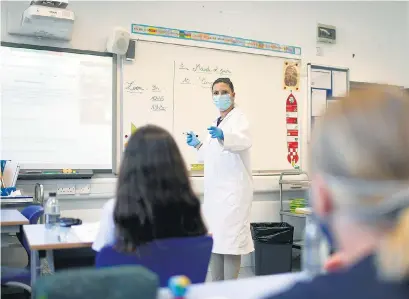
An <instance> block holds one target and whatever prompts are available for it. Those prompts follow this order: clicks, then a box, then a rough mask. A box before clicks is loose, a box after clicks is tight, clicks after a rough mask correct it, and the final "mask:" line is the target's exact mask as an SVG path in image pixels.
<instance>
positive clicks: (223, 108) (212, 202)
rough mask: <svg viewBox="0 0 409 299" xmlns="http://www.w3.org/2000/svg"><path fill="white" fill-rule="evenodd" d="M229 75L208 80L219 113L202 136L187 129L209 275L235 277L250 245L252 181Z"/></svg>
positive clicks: (246, 135)
mask: <svg viewBox="0 0 409 299" xmlns="http://www.w3.org/2000/svg"><path fill="white" fill-rule="evenodd" d="M235 95H236V94H235V92H234V86H233V83H232V82H231V80H230V79H229V78H219V79H217V80H216V81H215V82H214V83H213V86H212V99H213V103H214V105H215V106H216V108H217V110H218V112H219V114H220V116H219V117H218V118H217V119H216V120H215V121H214V122H213V124H212V125H211V126H210V127H209V128H208V131H209V135H208V138H207V140H206V141H204V142H201V141H200V140H199V139H198V138H197V137H196V134H195V133H193V132H190V133H189V134H188V135H187V144H188V145H190V146H192V147H194V148H196V149H197V151H198V154H199V160H201V161H204V206H203V208H204V216H205V219H206V222H207V223H208V225H209V230H210V232H211V234H212V236H213V251H212V261H211V275H212V279H213V280H227V279H235V278H237V277H238V274H239V269H240V261H241V255H244V254H248V253H250V252H252V251H253V250H254V245H253V240H252V238H251V233H250V211H251V202H252V200H253V182H252V173H251V165H250V148H251V145H252V141H251V135H250V127H249V122H248V121H247V118H246V117H245V115H244V113H243V112H242V111H241V110H240V109H238V108H237V107H236V106H235Z"/></svg>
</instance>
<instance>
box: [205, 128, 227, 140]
mask: <svg viewBox="0 0 409 299" xmlns="http://www.w3.org/2000/svg"><path fill="white" fill-rule="evenodd" d="M207 130H209V134H210V136H212V138H217V139H220V140H224V134H223V131H222V129H220V128H218V127H209V128H207Z"/></svg>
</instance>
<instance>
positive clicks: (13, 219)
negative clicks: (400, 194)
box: [1, 209, 29, 234]
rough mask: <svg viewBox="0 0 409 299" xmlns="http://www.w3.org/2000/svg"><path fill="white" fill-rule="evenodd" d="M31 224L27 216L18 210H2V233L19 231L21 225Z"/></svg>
mask: <svg viewBox="0 0 409 299" xmlns="http://www.w3.org/2000/svg"><path fill="white" fill-rule="evenodd" d="M24 224H29V221H28V219H27V218H26V217H24V216H23V214H21V213H20V212H19V211H18V210H3V209H2V210H1V233H2V234H4V233H17V232H19V231H20V226H21V225H24Z"/></svg>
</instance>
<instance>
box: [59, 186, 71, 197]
mask: <svg viewBox="0 0 409 299" xmlns="http://www.w3.org/2000/svg"><path fill="white" fill-rule="evenodd" d="M57 194H58V195H75V186H58V188H57Z"/></svg>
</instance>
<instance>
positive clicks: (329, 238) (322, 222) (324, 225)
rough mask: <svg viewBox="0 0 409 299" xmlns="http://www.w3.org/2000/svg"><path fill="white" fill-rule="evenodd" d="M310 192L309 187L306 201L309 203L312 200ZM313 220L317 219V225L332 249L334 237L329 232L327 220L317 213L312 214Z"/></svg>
mask: <svg viewBox="0 0 409 299" xmlns="http://www.w3.org/2000/svg"><path fill="white" fill-rule="evenodd" d="M312 196H313V195H312V192H311V189H310V190H309V195H308V197H309V199H308V201H309V202H310V203H311V201H312ZM314 218H315V220H316V221H317V224H318V226H319V227H320V229H321V232H322V234H323V235H324V237H325V239H326V240H327V242H328V245H329V247H330V249H334V248H335V241H334V237H333V235H332V232H331V228H330V225H329V223H328V221H326V220H325V219H322V218H321V217H318V215H314Z"/></svg>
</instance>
